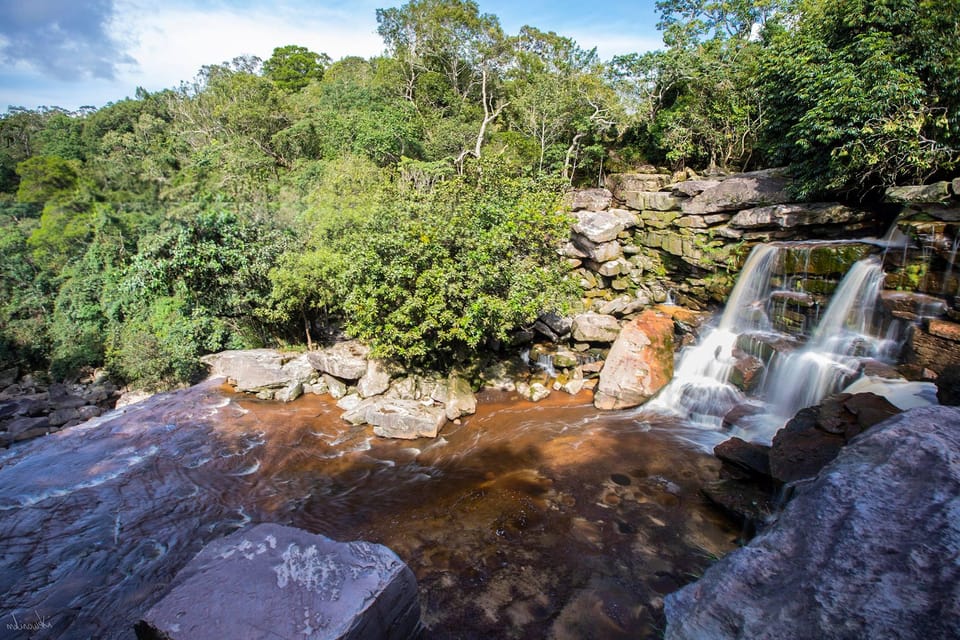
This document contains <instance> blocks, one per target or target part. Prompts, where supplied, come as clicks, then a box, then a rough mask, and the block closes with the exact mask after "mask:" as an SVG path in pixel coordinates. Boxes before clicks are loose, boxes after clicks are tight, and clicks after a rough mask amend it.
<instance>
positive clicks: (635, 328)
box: [593, 311, 673, 410]
mask: <svg viewBox="0 0 960 640" xmlns="http://www.w3.org/2000/svg"><path fill="white" fill-rule="evenodd" d="M672 376H673V320H671V319H670V318H668V317H667V316H664V315H660V314H658V313H656V312H655V311H645V312H643V313H642V314H640V316H639V317H637V318H635V319H634V320H631V321H630V322H628V323H627V324H626V325H624V327H623V330H622V331H621V332H620V335H619V336H618V337H617V339H616V342H614V343H613V347H611V349H610V353H609V355H608V356H607V359H606V363H605V364H604V366H603V369H602V370H601V371H600V382H599V384H598V385H597V390H596V394H595V395H594V400H593V404H594V406H596V407H597V408H598V409H604V410H611V409H625V408H628V407H636V406H638V405H641V404H643V403H644V402H646V401H647V400H649V399H650V398H651V397H653V396H654V394H656V393H657V392H658V391H659V390H660V389H662V388H663V386H664V385H666V384H667V383H668V382H669V381H670V378H671V377H672Z"/></svg>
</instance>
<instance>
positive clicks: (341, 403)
mask: <svg viewBox="0 0 960 640" xmlns="http://www.w3.org/2000/svg"><path fill="white" fill-rule="evenodd" d="M362 402H363V398H361V397H360V395H359V394H356V393H348V394H347V395H345V396H343V397H342V398H340V399H339V400H337V407H338V408H340V409H343V410H344V411H345V412H347V413H349V412H351V411H354V410H355V409H356V408H357V407H359V406H360V404H361V403H362ZM348 422H351V421H349V420H348ZM364 422H366V417H364V419H363V420H362V421H361V424H362V423H364Z"/></svg>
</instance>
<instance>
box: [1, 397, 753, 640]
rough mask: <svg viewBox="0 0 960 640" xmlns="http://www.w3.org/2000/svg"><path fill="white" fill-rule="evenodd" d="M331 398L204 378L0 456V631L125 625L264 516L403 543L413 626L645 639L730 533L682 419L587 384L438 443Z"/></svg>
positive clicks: (111, 633)
mask: <svg viewBox="0 0 960 640" xmlns="http://www.w3.org/2000/svg"><path fill="white" fill-rule="evenodd" d="M339 414H340V410H339V409H337V408H336V406H335V405H334V404H333V402H332V401H330V400H329V399H328V398H325V397H317V396H308V397H303V398H301V399H299V400H297V401H295V402H293V403H290V404H288V405H282V404H279V403H272V402H260V401H257V400H252V399H248V398H245V397H241V396H237V395H234V394H231V393H229V392H228V391H226V390H225V389H223V388H221V387H218V386H217V385H216V384H215V383H212V382H208V383H204V384H203V385H199V386H197V387H193V388H190V389H186V390H183V391H179V392H176V393H173V394H167V395H162V396H156V397H154V398H152V399H150V400H148V401H146V402H145V403H142V404H141V405H137V406H134V407H128V408H127V409H126V410H124V411H123V412H115V413H113V414H110V415H109V416H105V417H104V418H101V419H97V420H95V421H93V422H91V423H88V424H87V425H83V426H80V427H76V428H73V429H67V430H65V431H62V432H59V433H57V434H53V435H51V436H47V437H45V438H42V439H40V440H36V441H33V442H30V443H27V444H25V445H22V446H16V447H14V448H13V449H11V450H8V451H6V452H4V453H3V454H2V455H0V593H2V594H3V596H2V601H0V637H3V638H7V637H9V638H20V637H23V638H125V639H126V638H133V637H134V636H133V632H132V626H133V624H134V622H136V620H137V619H138V618H139V616H140V615H141V614H142V613H144V612H145V611H146V610H147V609H148V608H149V607H150V606H151V605H152V604H154V603H155V602H157V601H158V600H159V599H160V598H161V597H162V596H163V595H164V592H165V589H166V586H167V585H168V583H169V582H170V580H171V579H172V578H173V576H174V575H175V574H176V572H177V571H178V570H179V569H180V568H181V567H182V566H183V565H184V564H185V563H186V562H187V561H188V560H189V559H190V558H191V557H192V556H193V555H194V554H195V553H197V552H198V551H199V550H200V549H201V548H202V547H203V546H204V545H205V544H206V543H208V542H210V541H211V540H213V539H216V538H218V537H221V536H223V535H225V534H227V533H231V532H233V531H235V530H236V529H237V528H239V527H242V526H244V525H245V524H247V523H250V522H278V523H282V524H290V525H293V526H297V527H301V528H303V529H306V530H309V531H312V532H316V533H321V534H324V535H326V536H329V537H331V538H334V539H338V540H355V539H365V540H370V541H374V542H379V543H382V544H385V545H387V546H389V547H390V548H392V549H393V550H394V551H396V552H397V554H398V555H399V556H400V557H401V558H402V559H403V560H404V561H406V562H407V564H408V565H409V566H410V567H411V568H412V569H413V571H414V573H415V574H416V576H417V580H418V582H419V585H420V601H421V607H422V613H423V622H424V625H425V627H426V632H425V637H427V638H548V637H552V638H559V639H568V638H570V639H572V638H657V637H660V634H661V633H662V628H663V613H662V599H663V596H664V595H665V594H667V593H669V592H671V591H674V590H675V589H677V588H678V587H680V586H682V585H684V584H686V583H688V582H690V581H692V580H694V579H696V577H697V576H698V575H699V574H700V573H701V572H702V571H703V570H704V569H705V568H706V566H708V565H709V564H710V563H711V562H712V561H713V560H714V559H716V557H718V556H720V555H723V554H724V553H726V552H728V551H729V550H731V549H732V548H733V546H734V541H735V539H736V537H737V535H738V533H739V531H737V530H734V529H732V528H731V525H730V524H729V523H728V522H727V521H725V520H724V519H723V518H722V517H721V516H719V515H718V514H717V513H716V512H715V511H713V510H712V508H710V507H709V506H708V505H706V503H705V501H704V499H703V498H702V497H701V496H700V494H699V492H698V487H699V486H700V485H701V484H702V483H703V482H704V481H706V480H709V479H713V478H715V477H716V472H717V467H718V463H717V461H716V460H715V459H714V458H713V457H712V456H709V455H707V454H705V453H704V452H703V451H702V449H701V448H698V447H696V446H693V445H691V444H690V443H689V442H687V441H685V440H684V434H685V433H687V432H688V431H689V430H688V429H687V428H686V427H684V426H683V425H682V424H680V423H670V422H667V420H669V419H667V418H657V419H656V421H651V422H649V423H648V422H645V421H644V419H643V416H642V415H640V414H637V413H634V412H614V413H599V412H597V411H596V410H595V409H594V408H593V406H592V404H590V395H589V393H584V394H581V395H579V396H576V397H570V396H568V395H566V394H561V393H555V394H553V395H552V396H551V397H550V398H548V399H547V400H544V401H542V402H540V403H537V404H533V403H529V402H524V401H520V400H518V399H516V398H512V397H510V396H509V395H507V394H498V393H486V394H483V395H481V397H480V406H479V410H478V412H477V414H476V415H474V416H471V417H469V418H466V419H464V420H463V422H462V424H460V425H453V424H448V425H447V426H445V427H444V428H443V430H442V432H441V437H440V438H438V439H436V440H416V441H399V440H384V439H380V438H375V437H374V436H373V435H372V432H371V431H370V429H369V428H368V427H351V426H350V425H348V424H347V423H345V422H342V421H341V420H340V419H339ZM213 635H215V633H214V634H213Z"/></svg>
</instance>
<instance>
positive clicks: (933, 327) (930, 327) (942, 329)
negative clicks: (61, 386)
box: [927, 319, 960, 342]
mask: <svg viewBox="0 0 960 640" xmlns="http://www.w3.org/2000/svg"><path fill="white" fill-rule="evenodd" d="M927 331H929V332H930V335H932V336H937V337H938V338H944V339H946V340H950V341H952V342H960V324H957V323H956V322H949V321H947V320H936V319H933V320H930V322H929V323H928V324H927Z"/></svg>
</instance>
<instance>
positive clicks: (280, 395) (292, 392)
mask: <svg viewBox="0 0 960 640" xmlns="http://www.w3.org/2000/svg"><path fill="white" fill-rule="evenodd" d="M302 395H303V383H302V382H300V381H297V380H294V381H293V382H291V383H290V384H288V385H287V386H285V387H284V388H283V389H279V390H278V391H275V392H274V394H273V399H274V400H277V401H278V402H293V401H294V400H296V399H297V398H299V397H300V396H302Z"/></svg>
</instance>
